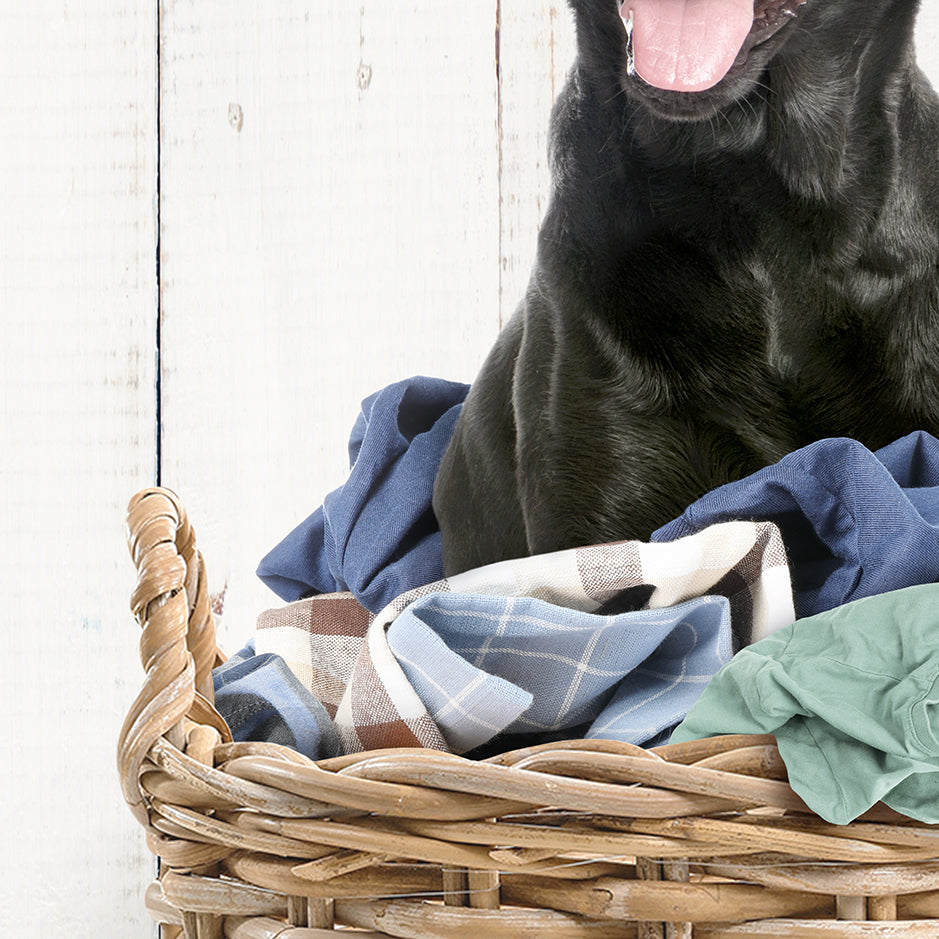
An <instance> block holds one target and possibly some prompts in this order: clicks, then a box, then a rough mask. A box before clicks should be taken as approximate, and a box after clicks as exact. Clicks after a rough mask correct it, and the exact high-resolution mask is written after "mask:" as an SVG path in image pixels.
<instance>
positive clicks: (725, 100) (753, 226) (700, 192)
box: [434, 0, 939, 573]
mask: <svg viewBox="0 0 939 939" xmlns="http://www.w3.org/2000/svg"><path fill="white" fill-rule="evenodd" d="M571 5H572V7H573V10H574V15H575V18H576V25H577V38H578V58H577V61H576V63H575V66H574V68H573V70H572V72H571V75H570V78H569V81H568V84H567V87H566V89H565V91H564V93H563V94H562V96H561V97H560V99H559V100H558V103H557V105H556V107H555V110H554V114H553V117H552V133H551V141H552V143H551V159H552V175H553V193H552V200H551V204H550V208H549V210H548V213H547V216H546V218H545V220H544V223H543V226H542V230H541V234H540V237H539V242H538V256H537V261H536V263H535V268H534V271H533V273H532V276H531V281H530V285H529V288H528V291H527V294H526V296H525V298H524V300H523V301H522V303H521V304H520V306H519V308H518V310H517V312H516V314H515V316H514V317H513V318H512V320H511V321H510V322H509V323H508V325H507V326H506V327H505V329H504V330H503V331H502V333H501V335H500V336H499V338H498V341H497V342H496V345H495V347H494V349H493V350H492V352H491V354H490V356H489V358H488V359H487V361H486V363H485V365H484V366H483V369H482V371H481V373H480V375H479V377H478V379H477V380H476V381H475V382H474V384H473V387H472V389H471V391H470V395H469V397H468V399H467V401H466V405H465V407H464V410H463V413H462V415H461V417H460V420H459V422H458V425H457V429H456V433H455V436H454V439H453V441H452V443H451V445H450V447H449V449H448V451H447V453H446V455H445V457H444V461H443V464H442V466H441V469H440V473H439V475H438V478H437V485H436V488H435V492H434V510H435V513H436V515H437V517H438V520H439V522H440V525H441V529H442V532H443V544H444V560H445V567H446V570H447V572H448V573H454V572H456V571H459V570H464V569H467V568H470V567H474V566H478V565H480V564H485V563H488V562H491V561H496V560H499V559H502V558H507V557H513V556H521V555H525V554H531V553H540V552H544V551H552V550H557V549H561V548H567V547H572V546H576V545H581V544H591V543H598V542H604V541H612V540H618V539H623V538H640V539H647V538H648V537H649V535H650V534H651V532H652V531H653V530H654V529H655V528H657V527H658V526H660V525H662V524H664V523H665V522H667V521H669V520H670V519H672V518H674V517H675V516H677V515H679V514H680V513H681V511H682V510H683V509H684V508H685V507H686V506H687V505H688V504H689V503H691V502H692V501H693V500H694V499H696V498H697V497H699V496H701V495H702V494H703V493H705V492H707V491H709V490H710V489H712V488H714V487H715V486H717V485H720V484H722V483H725V482H728V481H730V480H733V479H737V478H740V477H742V476H745V475H747V474H749V473H751V472H753V471H755V470H757V469H759V468H760V467H762V466H765V465H767V464H769V463H772V462H775V461H776V460H778V459H780V458H781V457H782V456H784V455H785V454H786V453H788V452H790V451H792V450H794V449H797V448H798V447H801V446H804V445H805V444H807V443H809V442H811V441H813V440H817V439H820V438H823V437H832V436H847V437H854V438H856V439H859V440H861V441H862V442H864V443H865V444H866V445H867V446H869V447H871V448H877V447H881V446H883V445H885V444H887V443H888V442H890V441H892V440H894V439H896V438H897V437H899V436H902V435H903V434H906V433H908V432H910V431H912V430H915V429H926V430H928V431H930V432H932V433H934V434H937V435H939V354H937V353H939V271H937V265H939V159H937V154H939V147H937V144H939V101H937V98H936V96H935V95H934V93H933V91H932V89H931V88H930V87H929V85H928V83H927V81H926V79H925V77H924V76H923V75H922V73H921V72H920V71H919V70H918V69H917V67H916V65H915V63H914V60H913V53H912V42H913V40H912V36H913V27H914V20H915V15H916V9H917V2H915V0H808V2H807V3H806V4H805V5H804V6H802V7H801V8H800V9H799V14H798V16H797V17H796V18H795V19H793V20H792V21H791V22H789V23H788V24H787V25H786V26H785V27H783V28H782V29H781V30H780V31H779V32H778V33H776V34H775V35H774V36H772V38H770V39H768V40H767V41H766V42H765V43H764V44H763V45H760V46H758V47H756V48H754V49H752V50H746V49H745V50H744V52H742V53H741V55H740V56H739V57H738V61H737V63H736V64H735V66H734V68H733V69H732V70H731V72H730V73H729V74H728V76H727V77H726V78H725V79H723V80H722V81H721V82H720V83H719V84H718V85H717V86H715V88H713V89H711V90H710V91H705V92H699V93H695V94H680V93H676V92H662V91H659V90H657V89H652V88H650V87H649V86H646V85H645V84H644V83H642V82H641V81H639V80H638V79H635V78H631V77H629V76H628V75H627V74H626V66H625V55H624V46H625V29H624V27H623V24H622V21H621V19H620V17H619V14H618V9H617V2H616V0H572V3H571Z"/></svg>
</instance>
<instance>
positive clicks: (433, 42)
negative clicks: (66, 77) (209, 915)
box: [161, 0, 499, 651]
mask: <svg viewBox="0 0 939 939" xmlns="http://www.w3.org/2000/svg"><path fill="white" fill-rule="evenodd" d="M162 43H163V56H162V60H161V69H162V76H163V88H162V94H163V97H162V108H161V114H162V172H161V180H162V202H161V218H162V245H163V249H162V257H161V277H162V310H163V329H162V341H163V363H164V371H163V393H164V397H163V479H164V481H165V482H166V483H167V484H168V485H170V486H172V487H174V488H177V489H178V490H179V491H180V493H181V494H182V495H183V496H184V498H185V499H186V502H187V505H189V507H190V511H191V514H192V517H193V519H194V520H195V521H196V523H197V524H198V526H199V529H198V530H199V534H200V538H201V540H202V542H201V543H202V545H203V548H204V549H205V553H206V557H207V561H208V564H209V574H210V578H211V580H212V582H213V585H214V589H216V590H218V589H219V588H220V587H221V586H222V585H223V584H224V583H226V582H227V583H228V592H227V595H226V599H225V613H224V616H223V618H222V628H221V629H220V634H221V636H222V637H223V645H225V647H226V649H227V650H228V651H234V650H233V649H232V648H231V643H232V642H240V641H242V640H243V639H244V638H245V637H246V635H247V634H248V633H249V632H250V631H251V629H252V628H253V623H254V618H255V617H256V615H257V613H258V612H259V610H261V609H263V608H264V607H265V606H270V605H273V604H276V603H277V602H279V601H278V600H277V598H276V597H274V595H273V594H271V593H270V592H269V591H268V590H267V588H265V587H263V586H262V585H261V584H260V583H257V582H256V579H255V577H254V574H253V571H254V568H255V566H256V564H257V562H258V561H259V560H260V557H261V556H262V555H263V554H264V553H265V552H266V551H267V550H268V549H269V548H270V547H272V546H273V545H274V544H275V543H276V542H277V541H278V540H279V539H280V538H281V537H282V536H283V535H285V534H286V533H287V531H289V530H290V529H291V528H292V527H293V526H294V525H295V524H297V523H298V522H299V521H301V520H302V519H303V518H304V517H305V516H306V515H307V514H309V513H310V512H311V511H313V509H314V508H316V507H317V506H318V505H319V504H320V502H321V501H322V498H323V496H324V495H325V493H326V492H328V491H329V490H330V489H332V488H333V487H335V486H336V485H338V484H339V483H340V482H341V481H342V479H343V478H344V477H345V475H346V473H347V471H348V465H347V459H346V455H345V454H346V446H347V442H348V434H349V430H350V428H351V426H352V423H353V421H354V418H355V416H356V414H357V412H358V408H359V404H360V401H361V400H362V398H364V397H365V396H366V395H368V394H370V393H371V392H372V391H374V390H377V389H378V388H380V387H382V386H383V385H385V384H387V383H389V382H391V381H395V380H398V379H401V378H406V377H408V376H410V375H413V374H418V373H423V374H430V375H438V376H441V377H446V378H452V379H457V380H464V381H468V380H470V379H471V378H472V377H473V375H474V374H475V372H476V370H477V368H478V365H479V363H480V361H481V359H482V357H483V355H484V354H485V352H486V351H487V350H488V348H489V346H490V345H491V343H492V341H493V339H494V337H495V335H496V333H497V330H498V316H499V257H498V231H499V206H498V145H497V131H498V126H497V124H498V122H497V113H496V74H495V66H494V56H495V6H494V0H493V2H486V3H478V4H473V5H472V6H471V7H454V6H453V5H452V4H440V3H439V2H436V0H419V2H417V0H412V2H409V3H401V2H397V0H361V2H359V3H356V4H350V3H347V2H343V0H328V2H326V0H317V2H315V3H314V2H307V3H295V2H290V3H288V2H277V3H267V4H263V5H249V4H239V5H231V4H219V3H204V2H194V0H181V2H174V3H164V5H163V13H162ZM232 633H234V636H232V638H231V639H229V636H230V635H231V634H232Z"/></svg>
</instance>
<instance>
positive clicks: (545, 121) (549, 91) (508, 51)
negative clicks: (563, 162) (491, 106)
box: [499, 0, 575, 324]
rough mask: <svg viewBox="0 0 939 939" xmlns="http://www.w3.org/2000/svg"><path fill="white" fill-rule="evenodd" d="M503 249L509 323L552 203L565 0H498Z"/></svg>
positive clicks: (566, 38) (570, 32) (566, 31)
mask: <svg viewBox="0 0 939 939" xmlns="http://www.w3.org/2000/svg"><path fill="white" fill-rule="evenodd" d="M499 19H500V29H499V33H500V43H499V73H500V77H501V81H500V93H499V99H500V129H501V137H500V182H501V184H500V190H501V199H500V204H501V216H500V218H501V226H500V253H501V263H502V281H501V317H502V323H503V324H504V323H505V322H506V321H507V320H508V319H509V317H510V316H511V315H512V313H513V312H514V310H515V308H516V306H517V305H518V303H519V301H520V300H521V299H522V297H524V295H525V289H526V286H527V284H528V278H529V274H530V272H531V268H532V264H533V263H534V260H535V248H536V242H537V233H538V229H539V227H540V224H541V219H542V218H543V216H544V213H545V212H546V211H547V208H548V198H549V196H550V172H549V167H548V129H549V124H550V113H551V108H552V107H553V105H554V102H555V100H556V98H557V96H558V94H559V93H560V91H561V89H562V87H563V85H564V82H565V80H566V77H567V73H568V71H569V69H570V66H571V64H572V62H573V60H574V52H575V36H574V24H573V19H572V17H571V13H570V10H569V9H568V7H567V4H566V3H564V2H563V0H537V2H532V0H501V3H500V17H499Z"/></svg>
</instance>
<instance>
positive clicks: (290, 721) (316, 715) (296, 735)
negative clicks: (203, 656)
mask: <svg viewBox="0 0 939 939" xmlns="http://www.w3.org/2000/svg"><path fill="white" fill-rule="evenodd" d="M254 648H255V647H254V640H253V639H252V640H250V641H249V642H248V643H247V645H246V646H245V647H244V648H243V649H242V650H241V651H240V652H238V653H236V654H235V655H233V656H232V657H231V658H230V659H228V661H227V662H225V663H224V664H223V665H220V666H219V667H218V668H216V669H215V670H214V671H213V672H212V680H213V684H214V686H215V707H216V710H217V711H218V712H219V714H221V715H222V717H224V718H225V720H226V721H227V722H228V726H229V727H230V728H231V732H232V737H234V739H235V740H264V741H267V742H269V743H278V744H280V745H281V746H285V747H290V748H291V749H293V750H297V751H298V752H299V753H303V754H304V755H306V756H308V757H309V758H310V759H311V760H322V759H326V758H327V757H331V756H338V754H339V753H340V752H341V749H340V746H339V735H338V734H337V733H336V729H335V727H334V726H333V722H332V720H331V719H330V717H329V713H328V712H327V711H326V708H325V707H323V705H322V704H321V703H320V702H319V701H318V700H317V699H316V698H314V697H313V695H312V694H311V693H310V692H309V691H307V689H306V688H304V686H303V684H302V682H301V681H300V679H299V678H297V676H296V675H294V673H293V672H292V671H291V670H290V668H289V667H288V665H287V663H286V662H285V661H284V660H283V659H282V658H281V657H280V656H279V655H274V654H273V653H271V652H267V653H262V654H260V655H255V651H254Z"/></svg>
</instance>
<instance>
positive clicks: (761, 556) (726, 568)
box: [256, 522, 794, 752]
mask: <svg viewBox="0 0 939 939" xmlns="http://www.w3.org/2000/svg"><path fill="white" fill-rule="evenodd" d="M643 585H646V586H647V587H649V588H654V589H652V592H651V595H650V597H649V599H648V601H647V604H646V606H647V607H648V608H650V609H653V610H663V609H665V608H669V607H674V606H676V605H678V604H682V603H685V602H686V601H689V600H692V599H694V598H696V597H704V596H708V595H711V596H716V597H725V598H727V601H728V602H727V606H728V608H729V613H730V623H731V628H732V631H733V636H734V643H733V645H734V648H735V649H736V648H739V647H740V646H741V645H745V644H747V643H749V642H751V641H756V640H758V639H761V638H763V637H764V636H766V635H769V634H770V633H772V632H775V631H776V630H777V629H779V628H782V627H783V626H786V625H788V624H789V623H791V622H792V621H793V619H794V614H793V605H792V589H791V585H790V580H789V570H788V566H787V561H786V554H785V549H784V547H783V544H782V540H781V538H780V535H779V531H778V529H777V528H776V527H775V526H774V525H772V524H770V523H765V522H726V523H722V524H719V525H714V526H711V527H709V528H707V529H705V530H703V531H701V532H698V533H697V534H695V535H691V536H689V537H687V538H682V539H679V540H677V541H673V542H665V543H654V544H646V543H643V542H636V541H629V542H621V543H618V544H610V545H599V546H594V547H587V548H578V549H573V550H569V551H561V552H557V553H554V554H548V555H541V556H536V557H531V558H521V559H518V560H513V561H504V562H501V563H498V564H493V565H489V566H487V567H483V568H479V569H477V570H474V571H468V572H466V573H464V574H459V575H457V576H455V577H452V578H449V579H444V580H441V581H438V582H436V583H433V584H429V585H427V586H426V587H421V588H418V589H417V590H413V591H409V592H408V593H406V594H403V595H402V596H401V597H398V598H397V599H396V600H395V601H394V602H392V603H391V604H389V605H388V606H387V607H386V608H385V609H384V610H382V611H381V612H380V613H379V614H377V615H375V616H373V615H372V614H370V613H368V612H367V611H365V610H364V609H362V608H361V607H360V606H359V605H358V604H357V603H356V601H355V600H354V599H352V598H351V597H350V596H348V595H329V596H319V597H314V598H311V599H309V600H301V601H298V602H296V603H293V604H290V605H288V606H287V607H284V608H282V609H279V610H272V611H268V612H266V613H264V614H262V615H261V617H260V619H259V622H258V629H257V634H256V642H257V651H258V653H263V652H274V653H277V654H279V655H281V656H282V657H283V658H284V659H285V660H286V661H287V663H288V664H289V665H290V667H291V669H292V670H293V671H294V673H295V674H296V675H297V676H298V677H299V678H300V680H301V681H302V682H304V684H305V685H306V686H307V687H308V688H310V689H311V691H312V692H313V694H314V695H315V696H316V697H317V698H319V699H320V700H321V701H323V703H324V704H325V705H326V707H327V709H328V710H329V712H330V713H331V714H333V713H334V720H335V722H336V725H337V728H338V730H339V734H340V737H341V739H342V744H343V747H344V749H345V750H346V751H347V752H358V751H362V750H371V749H378V748H381V747H399V746H424V747H431V748H435V749H441V750H451V749H453V747H452V746H451V745H450V744H449V743H448V741H447V738H446V737H445V735H444V733H443V732H442V731H441V728H440V727H439V726H438V724H437V722H435V721H434V719H433V718H432V717H431V714H430V713H429V711H428V707H427V704H426V703H425V701H424V700H422V698H421V696H420V695H419V694H418V692H417V690H416V688H415V685H414V683H412V681H410V680H409V679H408V675H407V673H406V670H405V668H403V667H402V661H399V658H398V657H397V656H396V654H395V649H393V648H392V645H391V644H390V643H389V638H388V636H389V627H390V626H391V624H392V622H394V621H395V620H396V619H397V618H398V617H399V614H401V613H402V612H403V611H404V610H406V609H407V608H409V607H411V606H412V604H415V602H416V601H419V600H420V599H421V598H425V597H430V596H432V595H435V594H444V593H459V594H465V595H478V596H484V597H503V598H521V597H530V598H534V599H535V600H538V601H543V602H545V603H547V604H552V605H555V606H557V607H561V608H567V609H570V610H573V611H581V612H584V613H593V612H595V611H597V610H598V609H600V608H601V607H603V606H604V604H606V603H608V602H609V601H611V600H613V599H614V598H615V597H617V596H618V595H620V594H621V593H623V592H624V591H627V590H631V589H635V588H637V587H642V586H643ZM427 647H428V653H429V655H430V656H431V657H433V655H434V650H433V644H432V643H428V644H427ZM398 648H399V649H401V648H403V646H401V645H399V647H398ZM432 664H433V663H431V665H432ZM679 664H680V667H681V668H684V665H683V664H681V663H679ZM406 665H407V669H408V671H409V672H410V673H411V675H412V676H414V675H416V674H417V672H415V670H414V668H413V667H412V666H413V663H412V662H410V661H408V662H407V663H406ZM418 671H424V672H427V673H428V674H431V675H434V674H435V672H434V669H433V668H427V669H418ZM480 671H481V670H479V669H477V670H475V671H474V670H470V671H468V672H467V673H466V674H464V675H460V674H459V672H460V670H458V669H449V670H444V672H443V674H444V675H445V683H446V682H450V681H452V682H453V683H454V686H453V687H446V688H443V689H437V690H438V691H442V693H443V695H444V696H445V697H446V698H447V699H448V700H450V701H466V700H468V699H469V698H472V697H473V694H472V693H475V694H476V700H478V701H481V702H485V700H486V692H487V691H489V690H492V689H486V688H485V687H484V688H483V689H482V691H483V693H482V694H480V693H479V691H480V688H479V685H480ZM482 671H483V672H484V670H482ZM583 673H584V671H583V667H581V668H577V667H576V664H575V667H574V668H572V669H571V670H570V675H571V677H572V680H575V679H576V680H578V681H579V680H580V679H581V677H582V675H583ZM440 674H441V673H440V672H439V671H438V672H437V673H436V675H437V683H438V684H439V683H440V681H439V676H440ZM451 676H452V677H451ZM666 677H668V676H666ZM678 677H680V676H678ZM671 678H672V679H674V678H675V676H671ZM483 681H485V679H483ZM461 682H464V683H469V684H470V685H475V687H474V688H469V687H467V685H466V684H461ZM663 687H668V682H666V685H665V686H663ZM495 691H496V692H499V691H500V688H499V687H495ZM501 691H502V692H504V693H505V695H507V696H504V697H503V699H501V700H502V702H503V704H504V702H505V701H511V700H512V692H511V691H507V690H506V689H505V688H504V687H502V688H501ZM471 692H472V693H471ZM425 697H426V694H425ZM503 704H500V706H503ZM522 704H524V701H523V700H522V699H519V698H518V697H517V696H516V705H517V708H518V707H521V705H522ZM434 710H435V712H439V711H440V708H439V707H436V706H435V707H434ZM451 710H452V709H451ZM469 719H470V722H471V723H472V719H473V715H472V714H471V715H470V718H469ZM448 736H450V737H451V739H452V738H453V729H452V727H451V728H449V729H448ZM470 737H472V734H470ZM474 739H475V738H474ZM461 749H463V747H461Z"/></svg>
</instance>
